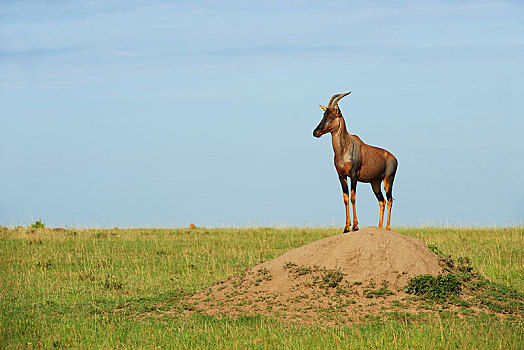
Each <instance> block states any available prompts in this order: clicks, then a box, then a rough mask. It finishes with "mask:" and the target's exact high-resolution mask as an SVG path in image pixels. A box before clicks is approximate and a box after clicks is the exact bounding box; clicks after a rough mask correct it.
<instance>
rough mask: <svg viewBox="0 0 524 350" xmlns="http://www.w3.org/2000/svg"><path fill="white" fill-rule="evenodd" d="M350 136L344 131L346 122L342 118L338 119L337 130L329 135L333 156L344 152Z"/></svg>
mask: <svg viewBox="0 0 524 350" xmlns="http://www.w3.org/2000/svg"><path fill="white" fill-rule="evenodd" d="M350 140H351V135H350V134H349V133H348V131H347V130H346V122H345V121H344V117H340V122H339V125H338V129H337V130H335V131H333V132H332V133H331V143H332V145H333V151H334V152H335V154H341V153H343V152H344V149H345V148H346V145H347V144H349V142H350Z"/></svg>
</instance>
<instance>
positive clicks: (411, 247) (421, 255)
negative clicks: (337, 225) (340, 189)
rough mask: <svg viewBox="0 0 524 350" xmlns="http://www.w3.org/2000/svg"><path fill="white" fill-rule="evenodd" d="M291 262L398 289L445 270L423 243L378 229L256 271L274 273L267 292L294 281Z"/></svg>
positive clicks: (326, 242) (312, 246) (316, 245)
mask: <svg viewBox="0 0 524 350" xmlns="http://www.w3.org/2000/svg"><path fill="white" fill-rule="evenodd" d="M289 262H292V263H294V264H296V265H298V266H310V267H314V266H317V267H320V268H324V269H328V270H340V272H342V273H343V274H344V275H345V279H346V280H347V281H349V282H370V281H373V282H375V283H382V282H383V281H387V282H388V285H389V286H391V287H395V288H399V287H403V286H405V284H406V282H407V280H408V278H409V277H413V276H417V275H423V274H431V275H437V274H438V273H439V272H440V270H441V269H442V268H441V267H440V266H439V259H438V257H437V256H436V255H435V254H434V253H433V252H432V251H430V250H429V249H428V247H427V245H426V244H425V243H424V242H422V241H421V240H418V239H416V238H412V237H408V236H404V235H401V234H399V233H396V232H392V231H386V230H384V229H380V228H378V227H367V228H364V229H362V230H360V231H357V232H353V233H350V234H340V235H336V236H331V237H327V238H324V239H321V240H319V241H316V242H312V243H309V244H307V245H305V246H302V247H299V248H296V249H293V250H291V251H289V252H287V253H285V254H283V255H281V256H280V257H278V258H276V259H274V260H271V261H267V262H265V263H262V264H260V265H257V266H255V267H254V268H253V269H254V270H258V269H261V268H262V269H264V268H265V269H268V270H269V271H270V272H272V274H273V279H272V281H271V282H268V283H267V284H266V288H271V289H272V290H279V289H281V287H282V286H283V285H286V284H287V283H289V282H291V280H292V279H291V280H290V276H289V274H288V273H287V272H286V268H285V267H284V266H285V265H286V263H289Z"/></svg>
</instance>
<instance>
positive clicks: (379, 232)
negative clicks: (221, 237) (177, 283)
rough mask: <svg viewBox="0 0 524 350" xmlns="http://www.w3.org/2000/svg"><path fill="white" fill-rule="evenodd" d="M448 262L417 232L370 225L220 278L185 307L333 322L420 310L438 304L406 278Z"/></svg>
mask: <svg viewBox="0 0 524 350" xmlns="http://www.w3.org/2000/svg"><path fill="white" fill-rule="evenodd" d="M443 267H444V265H443V262H442V259H440V258H439V257H438V256H437V255H436V254H434V253H433V252H432V251H431V250H430V249H429V248H428V247H427V246H426V244H425V243H424V242H422V241H420V240H419V239H416V238H412V237H408V236H404V235H401V234H398V233H395V232H392V231H386V230H384V229H381V228H377V227H367V228H364V229H362V230H360V231H357V232H352V233H349V234H340V235H336V236H332V237H327V238H324V239H321V240H319V241H316V242H312V243H310V244H307V245H305V246H302V247H299V248H296V249H293V250H291V251H289V252H287V253H285V254H283V255H281V256H280V257H278V258H276V259H274V260H271V261H267V262H264V263H262V264H259V265H256V266H254V267H253V268H250V269H248V270H246V271H244V273H242V274H240V275H237V276H233V277H231V278H229V279H227V280H225V281H222V282H219V283H217V284H215V285H213V286H211V287H209V288H207V289H205V290H202V291H200V292H198V293H196V294H195V295H193V296H192V297H191V298H190V299H189V300H187V305H190V307H188V308H187V310H191V312H194V311H195V310H197V312H202V313H205V314H212V315H216V316H239V315H253V314H262V315H267V316H272V317H277V318H279V319H285V320H289V321H296V322H300V323H319V322H320V323H327V324H346V323H352V322H355V321H356V322H360V321H362V320H364V319H366V318H369V317H381V318H384V317H386V318H387V317H388V316H392V315H398V312H401V313H409V314H412V315H416V314H418V313H421V312H422V313H425V312H428V309H429V312H431V308H433V307H435V306H428V305H421V304H422V303H421V302H419V301H417V300H416V298H414V297H413V296H412V295H409V294H407V293H405V292H404V288H405V287H406V284H407V282H408V279H409V278H410V277H415V276H418V275H433V276H437V275H439V274H441V273H442V272H443Z"/></svg>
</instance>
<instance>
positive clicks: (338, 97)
mask: <svg viewBox="0 0 524 350" xmlns="http://www.w3.org/2000/svg"><path fill="white" fill-rule="evenodd" d="M350 93H351V91H350V92H346V93H345V94H338V95H334V96H333V97H335V99H334V100H333V97H331V100H333V104H332V105H330V107H331V106H336V105H337V103H338V101H340V99H341V98H342V97H344V96H347V95H349V94H350ZM330 103H331V101H330Z"/></svg>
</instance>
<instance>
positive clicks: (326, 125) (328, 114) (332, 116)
mask: <svg viewBox="0 0 524 350" xmlns="http://www.w3.org/2000/svg"><path fill="white" fill-rule="evenodd" d="M350 93H351V91H350V92H346V93H345V94H335V95H333V96H332V97H331V99H330V100H329V103H328V106H327V107H324V106H322V105H319V106H320V108H322V110H323V111H324V116H323V117H322V120H321V121H320V123H319V124H318V126H317V127H316V128H315V130H313V136H315V137H320V136H322V135H324V134H327V133H328V132H334V131H336V130H337V129H338V126H339V118H342V112H340V108H338V101H340V99H341V98H342V97H344V96H347V95H349V94H350Z"/></svg>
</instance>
